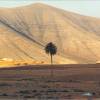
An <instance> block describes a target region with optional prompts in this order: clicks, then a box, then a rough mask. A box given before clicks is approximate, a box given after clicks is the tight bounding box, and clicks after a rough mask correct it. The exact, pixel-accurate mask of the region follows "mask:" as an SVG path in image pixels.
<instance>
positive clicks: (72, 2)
mask: <svg viewBox="0 0 100 100" xmlns="http://www.w3.org/2000/svg"><path fill="white" fill-rule="evenodd" d="M32 3H45V4H48V5H52V6H55V7H57V8H61V9H64V10H67V11H71V12H76V13H79V14H82V15H87V16H93V17H98V18H100V0H0V7H16V6H24V5H29V4H32Z"/></svg>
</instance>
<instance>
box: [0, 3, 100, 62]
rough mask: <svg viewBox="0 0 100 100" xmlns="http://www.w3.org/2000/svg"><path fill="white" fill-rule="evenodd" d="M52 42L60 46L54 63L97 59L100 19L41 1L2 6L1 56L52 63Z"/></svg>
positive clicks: (99, 40)
mask: <svg viewBox="0 0 100 100" xmlns="http://www.w3.org/2000/svg"><path fill="white" fill-rule="evenodd" d="M48 42H53V43H55V45H56V46H57V48H58V53H57V55H55V56H54V63H58V64H59V63H61V64H73V63H75V64H76V63H97V62H99V61H100V19H99V18H94V17H89V16H82V15H79V14H76V13H72V12H68V11H65V10H62V9H58V8H55V7H52V6H49V5H46V4H40V3H36V4H32V5H28V6H23V7H16V8H0V59H5V58H6V59H12V60H13V61H16V60H21V61H27V62H28V61H30V60H32V61H38V62H44V63H49V62H50V57H49V56H48V55H47V54H46V53H45V51H44V47H45V45H46V44H47V43H48Z"/></svg>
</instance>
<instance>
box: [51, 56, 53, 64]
mask: <svg viewBox="0 0 100 100" xmlns="http://www.w3.org/2000/svg"><path fill="white" fill-rule="evenodd" d="M51 64H53V59H52V54H51Z"/></svg>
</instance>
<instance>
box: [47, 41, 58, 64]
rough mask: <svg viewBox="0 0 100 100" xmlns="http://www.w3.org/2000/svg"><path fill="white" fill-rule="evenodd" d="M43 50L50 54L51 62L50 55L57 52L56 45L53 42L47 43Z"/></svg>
mask: <svg viewBox="0 0 100 100" xmlns="http://www.w3.org/2000/svg"><path fill="white" fill-rule="evenodd" d="M45 52H46V53H47V54H50V56H51V64H53V59H52V56H53V55H55V54H56V53H57V47H56V46H55V44H53V43H52V42H50V43H48V44H47V45H46V46H45Z"/></svg>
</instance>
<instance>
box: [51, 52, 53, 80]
mask: <svg viewBox="0 0 100 100" xmlns="http://www.w3.org/2000/svg"><path fill="white" fill-rule="evenodd" d="M52 64H53V59H52V54H51V65H52ZM51 77H52V78H53V69H52V68H51Z"/></svg>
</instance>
